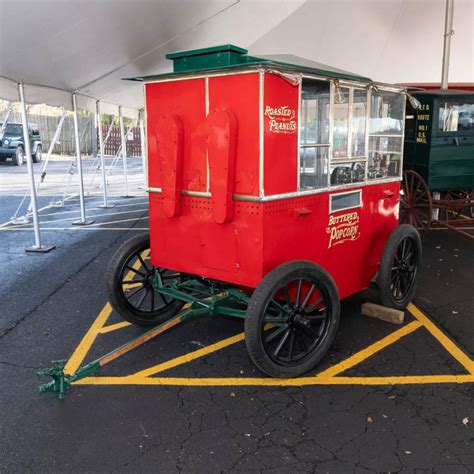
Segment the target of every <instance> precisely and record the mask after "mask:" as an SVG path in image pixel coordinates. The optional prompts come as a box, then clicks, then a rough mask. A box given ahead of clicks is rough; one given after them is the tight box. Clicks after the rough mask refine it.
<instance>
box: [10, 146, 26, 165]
mask: <svg viewBox="0 0 474 474" xmlns="http://www.w3.org/2000/svg"><path fill="white" fill-rule="evenodd" d="M20 150H21V151H22V153H23V160H22V161H21V162H20V161H19V156H18V154H19V151H20ZM12 158H13V164H14V165H15V166H21V165H23V164H24V163H25V150H23V147H21V146H17V147H16V150H15V154H14V155H13V157H12Z"/></svg>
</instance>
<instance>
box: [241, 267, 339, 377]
mask: <svg viewBox="0 0 474 474" xmlns="http://www.w3.org/2000/svg"><path fill="white" fill-rule="evenodd" d="M299 275H300V276H305V275H311V276H312V277H316V278H318V279H319V280H320V281H321V283H322V285H324V286H325V287H326V289H327V292H328V295H329V298H330V302H331V307H332V309H333V315H332V321H331V322H330V327H329V330H328V333H327V335H326V339H325V340H324V341H323V344H322V345H321V346H320V348H319V349H318V350H317V351H316V352H315V353H314V354H313V355H312V356H311V358H309V359H307V360H305V361H304V362H302V363H301V364H299V365H296V366H283V365H279V364H277V363H276V362H274V361H272V360H271V359H270V357H268V355H267V354H266V352H265V350H264V348H263V343H262V340H261V338H260V328H261V318H262V316H263V314H262V312H263V309H264V308H265V304H266V299H267V298H268V296H269V295H271V294H272V293H273V292H274V291H275V290H276V289H277V288H278V286H279V285H280V282H281V281H282V280H284V279H286V278H288V277H290V278H291V277H292V276H299ZM340 312H341V304H340V300H339V294H338V291H337V288H336V284H335V283H334V280H333V279H332V277H331V275H330V274H329V273H328V272H327V271H326V270H324V268H322V267H321V266H319V265H316V264H315V263H313V262H309V261H306V260H296V261H291V262H288V263H284V264H282V265H279V266H278V267H276V268H275V269H274V270H272V271H271V272H270V273H268V274H267V275H266V276H265V277H264V278H263V280H262V281H261V282H260V284H259V285H258V286H257V288H256V289H255V291H254V292H253V295H252V297H251V298H250V301H249V305H248V308H247V313H246V317H245V345H246V346H247V352H248V354H249V356H250V358H251V359H252V361H253V363H254V364H255V365H256V366H257V367H258V368H259V369H260V370H261V371H262V372H263V373H264V374H267V375H269V376H271V377H278V378H281V377H284V378H292V377H298V376H300V375H303V374H305V373H306V372H308V371H310V370H311V369H313V368H314V367H315V366H316V365H317V364H318V362H319V361H320V360H321V359H322V358H323V357H324V356H325V354H326V353H327V351H328V350H329V349H330V347H331V345H332V343H333V342H334V338H335V337H336V333H337V328H338V326H339V319H340Z"/></svg>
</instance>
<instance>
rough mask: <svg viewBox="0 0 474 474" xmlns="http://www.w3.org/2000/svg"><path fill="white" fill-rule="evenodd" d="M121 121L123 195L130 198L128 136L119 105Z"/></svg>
mask: <svg viewBox="0 0 474 474" xmlns="http://www.w3.org/2000/svg"><path fill="white" fill-rule="evenodd" d="M118 113H119V122H120V138H121V140H122V163H123V177H124V179H125V195H123V196H122V197H124V198H130V197H133V196H130V195H129V194H128V171H127V137H126V136H125V127H124V124H123V115H122V106H121V105H119V108H118Z"/></svg>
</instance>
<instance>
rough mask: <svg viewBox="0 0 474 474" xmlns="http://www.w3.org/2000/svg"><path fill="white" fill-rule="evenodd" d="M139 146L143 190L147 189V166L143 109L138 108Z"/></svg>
mask: <svg viewBox="0 0 474 474" xmlns="http://www.w3.org/2000/svg"><path fill="white" fill-rule="evenodd" d="M139 120H140V147H141V149H142V168H143V185H144V186H145V190H146V189H148V167H147V160H146V157H147V154H146V140H145V125H144V118H143V110H140V118H139Z"/></svg>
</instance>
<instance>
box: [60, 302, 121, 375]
mask: <svg viewBox="0 0 474 474" xmlns="http://www.w3.org/2000/svg"><path fill="white" fill-rule="evenodd" d="M111 313H112V306H110V303H107V304H106V305H105V306H104V307H103V308H102V311H101V312H100V313H99V316H97V319H96V320H95V321H94V322H93V323H92V326H91V327H90V328H89V330H88V331H87V332H86V335H85V336H84V337H83V338H82V341H81V342H80V343H79V345H78V346H77V348H76V350H75V351H74V352H73V354H72V356H71V357H70V359H69V360H68V361H67V363H66V366H65V367H64V372H65V373H66V374H73V373H74V372H75V371H76V370H77V369H78V368H79V367H80V366H81V363H82V361H83V360H84V358H85V357H86V355H87V353H88V352H89V350H90V348H91V347H92V344H94V341H95V340H96V338H97V335H98V334H99V330H100V329H101V328H102V326H103V325H104V324H105V322H106V321H107V319H109V316H110V315H111Z"/></svg>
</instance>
